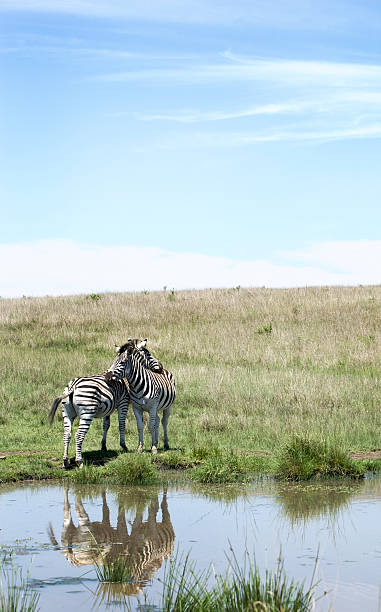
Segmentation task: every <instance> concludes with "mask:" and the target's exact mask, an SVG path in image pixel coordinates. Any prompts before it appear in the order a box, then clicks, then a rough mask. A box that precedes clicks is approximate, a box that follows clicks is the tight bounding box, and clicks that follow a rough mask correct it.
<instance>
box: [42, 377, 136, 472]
mask: <svg viewBox="0 0 381 612" xmlns="http://www.w3.org/2000/svg"><path fill="white" fill-rule="evenodd" d="M129 401H130V394H129V391H128V388H127V386H126V385H125V384H124V382H123V381H122V380H111V381H107V380H106V378H105V375H104V374H99V375H97V376H84V377H81V378H74V379H73V380H71V381H70V383H69V384H68V385H67V387H66V388H65V391H64V393H63V394H62V395H60V396H59V397H57V398H56V399H55V400H54V401H53V404H52V407H51V410H50V413H49V421H50V423H52V422H53V419H54V415H55V413H56V410H57V408H58V406H59V404H60V403H61V402H62V417H63V420H64V457H63V460H64V467H65V468H67V467H68V466H69V444H70V440H71V430H72V426H73V421H74V419H75V418H76V417H78V419H79V425H78V430H77V433H76V434H75V460H76V463H77V465H78V466H80V467H82V465H83V462H82V443H83V439H84V437H85V435H86V434H87V432H88V430H89V427H90V425H91V422H92V420H93V419H94V418H103V437H102V446H101V448H102V450H106V438H107V431H108V429H109V427H110V414H111V413H112V412H113V411H114V410H115V409H116V410H117V411H118V420H119V434H120V445H121V447H122V448H123V450H125V451H127V447H126V443H125V423H126V415H127V410H128V404H129Z"/></svg>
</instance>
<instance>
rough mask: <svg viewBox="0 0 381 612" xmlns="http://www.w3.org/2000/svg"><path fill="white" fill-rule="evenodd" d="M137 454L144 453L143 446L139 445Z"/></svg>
mask: <svg viewBox="0 0 381 612" xmlns="http://www.w3.org/2000/svg"><path fill="white" fill-rule="evenodd" d="M136 452H137V453H142V452H143V444H139V446H138V448H137V449H136Z"/></svg>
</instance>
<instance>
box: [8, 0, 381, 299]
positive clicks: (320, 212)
mask: <svg viewBox="0 0 381 612" xmlns="http://www.w3.org/2000/svg"><path fill="white" fill-rule="evenodd" d="M380 40H381V7H380V4H379V2H378V0H362V1H361V2H358V1H357V0H356V1H355V0H345V1H344V0H318V1H311V0H182V1H180V0H129V1H128V2H127V1H125V0H0V168H1V169H0V203H1V204H0V205H1V221H0V261H1V265H0V296H2V297H18V296H22V295H28V296H39V295H68V294H76V293H94V292H102V291H143V290H148V291H150V290H161V289H162V288H163V287H164V286H165V287H168V288H171V289H172V288H174V289H192V288H204V287H205V288H206V287H235V286H238V285H240V286H242V287H257V286H266V287H294V286H306V285H358V284H380V283H381V271H380V266H379V261H380V258H381V257H380V256H381V239H380V227H381V206H380V200H381V198H380V194H381V167H380V166H381V155H380V145H381V140H380V139H381V45H380Z"/></svg>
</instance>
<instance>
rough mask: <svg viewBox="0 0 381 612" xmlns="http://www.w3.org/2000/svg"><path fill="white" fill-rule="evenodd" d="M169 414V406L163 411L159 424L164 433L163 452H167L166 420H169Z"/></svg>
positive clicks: (170, 410) (170, 409)
mask: <svg viewBox="0 0 381 612" xmlns="http://www.w3.org/2000/svg"><path fill="white" fill-rule="evenodd" d="M171 412H172V408H171V407H170V406H169V407H168V408H166V409H165V410H163V417H162V419H161V424H162V426H163V432H164V450H169V442H168V431H167V426H168V420H169V417H170V414H171Z"/></svg>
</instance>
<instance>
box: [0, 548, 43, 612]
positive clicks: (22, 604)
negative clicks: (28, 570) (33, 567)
mask: <svg viewBox="0 0 381 612" xmlns="http://www.w3.org/2000/svg"><path fill="white" fill-rule="evenodd" d="M39 600H40V595H39V593H36V592H35V591H32V590H31V588H30V586H29V584H28V574H27V575H26V576H24V575H23V572H22V569H21V568H16V567H15V565H14V561H13V557H12V555H11V556H9V555H8V554H2V556H1V557H0V610H1V612H36V611H37V610H38V603H39Z"/></svg>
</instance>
